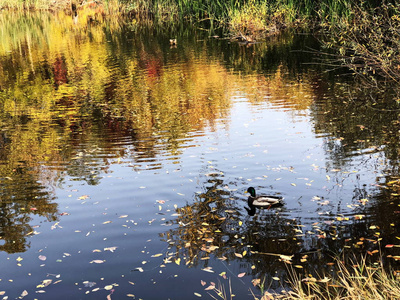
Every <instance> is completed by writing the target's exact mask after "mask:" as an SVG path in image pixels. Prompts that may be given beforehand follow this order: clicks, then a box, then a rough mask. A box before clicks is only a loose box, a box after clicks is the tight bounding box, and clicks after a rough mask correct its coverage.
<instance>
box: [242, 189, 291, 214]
mask: <svg viewBox="0 0 400 300" xmlns="http://www.w3.org/2000/svg"><path fill="white" fill-rule="evenodd" d="M246 193H249V194H250V196H249V198H248V199H247V204H248V205H249V208H247V207H245V209H246V210H247V213H248V214H249V215H250V216H254V215H255V213H256V208H260V209H270V208H276V207H281V206H283V197H280V196H269V195H260V196H257V195H256V190H255V189H254V188H253V187H249V188H248V189H247V191H246Z"/></svg>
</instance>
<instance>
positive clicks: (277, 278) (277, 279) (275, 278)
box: [272, 277, 280, 281]
mask: <svg viewBox="0 0 400 300" xmlns="http://www.w3.org/2000/svg"><path fill="white" fill-rule="evenodd" d="M272 279H273V280H276V281H279V280H280V278H279V277H272Z"/></svg>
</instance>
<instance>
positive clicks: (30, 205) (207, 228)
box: [0, 12, 400, 299]
mask: <svg viewBox="0 0 400 300" xmlns="http://www.w3.org/2000/svg"><path fill="white" fill-rule="evenodd" d="M0 28H1V31H0V37H1V39H0V104H1V110H0V124H1V127H0V197H1V198H0V199H1V201H0V205H1V207H0V250H1V252H0V265H1V269H0V296H1V297H2V299H14V298H18V297H21V298H26V299H55V298H56V297H61V295H62V298H63V299H67V298H68V299H109V298H110V299H197V298H199V297H201V298H205V299H212V298H211V296H210V294H211V295H213V296H214V297H216V298H217V299H220V298H221V299H222V297H220V296H218V295H217V292H216V289H224V290H225V292H226V293H227V295H228V296H226V298H227V299H230V295H231V294H230V292H229V291H230V289H231V290H232V293H233V294H235V299H254V296H253V294H254V295H256V296H257V297H260V294H261V293H262V291H261V289H260V285H261V283H262V282H264V286H265V289H268V290H270V291H272V290H274V291H277V292H279V291H280V290H281V289H282V287H287V286H288V283H287V280H288V270H291V269H292V270H293V271H292V272H297V273H298V274H300V275H301V276H308V275H307V274H312V275H313V276H317V275H318V274H319V275H321V276H322V275H323V274H326V275H333V274H334V273H335V269H334V267H333V266H332V262H333V261H334V258H333V257H334V256H335V255H343V254H344V253H348V254H349V255H352V253H356V254H357V253H360V254H366V255H367V256H368V257H369V258H371V260H372V261H374V260H377V259H379V257H380V255H382V258H383V259H384V261H385V262H388V263H389V264H392V265H396V259H398V258H399V255H400V254H399V250H398V249H399V247H398V240H399V237H400V232H399V228H400V227H399V225H400V224H399V223H400V222H399V213H400V208H399V205H400V203H399V195H400V179H399V178H400V177H399V148H398V145H399V141H400V134H399V130H400V122H399V110H398V107H397V102H396V101H393V96H391V95H390V93H389V94H388V93H384V92H377V91H374V90H373V89H371V88H370V87H369V86H368V85H366V84H363V83H362V82H360V81H357V80H355V79H354V78H352V76H351V75H350V74H348V71H346V70H345V69H338V68H337V67H336V66H331V64H329V63H327V62H326V61H324V59H323V57H322V56H321V55H319V54H318V52H317V51H316V50H319V43H318V41H317V39H316V38H315V37H313V36H312V35H310V34H305V33H297V34H294V33H286V34H284V35H281V36H274V37H270V38H268V39H267V40H266V41H263V42H259V43H256V44H254V45H243V44H240V43H238V42H236V41H231V40H229V39H226V38H224V35H223V32H222V30H215V31H212V30H205V29H203V28H199V27H197V28H194V27H192V26H189V25H187V24H178V25H168V26H164V27H159V26H154V25H152V24H143V23H137V22H135V21H133V22H128V21H127V20H101V19H96V18H93V17H92V16H91V15H85V14H82V15H80V16H79V18H78V19H75V20H74V19H72V18H71V17H70V16H68V15H64V14H62V13H60V14H57V15H52V14H43V13H42V14H34V13H27V14H23V15H21V14H17V13H10V12H8V13H7V12H1V14H0ZM216 35H218V36H216ZM171 38H176V39H177V44H176V45H171V43H170V39H171ZM388 103H390V104H388ZM250 186H253V187H255V189H256V191H257V193H260V194H262V193H265V194H270V195H278V196H282V197H284V205H283V206H282V207H280V208H271V209H262V210H257V211H256V214H255V215H249V214H248V212H247V210H246V208H247V197H248V194H245V191H246V190H247V188H248V187H250ZM377 250H380V251H377ZM214 285H215V288H214ZM7 297H8V298H7ZM107 297H108V298H107Z"/></svg>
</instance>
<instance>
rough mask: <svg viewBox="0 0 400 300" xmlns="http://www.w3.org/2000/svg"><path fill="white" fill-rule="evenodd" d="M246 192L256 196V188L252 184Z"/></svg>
mask: <svg viewBox="0 0 400 300" xmlns="http://www.w3.org/2000/svg"><path fill="white" fill-rule="evenodd" d="M247 193H249V194H250V195H251V196H252V197H255V196H256V190H255V189H254V188H253V187H252V186H251V187H249V188H248V189H247Z"/></svg>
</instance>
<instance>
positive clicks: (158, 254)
mask: <svg viewBox="0 0 400 300" xmlns="http://www.w3.org/2000/svg"><path fill="white" fill-rule="evenodd" d="M162 255H163V254H162V253H157V254H154V255H152V256H151V257H160V256H162Z"/></svg>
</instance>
